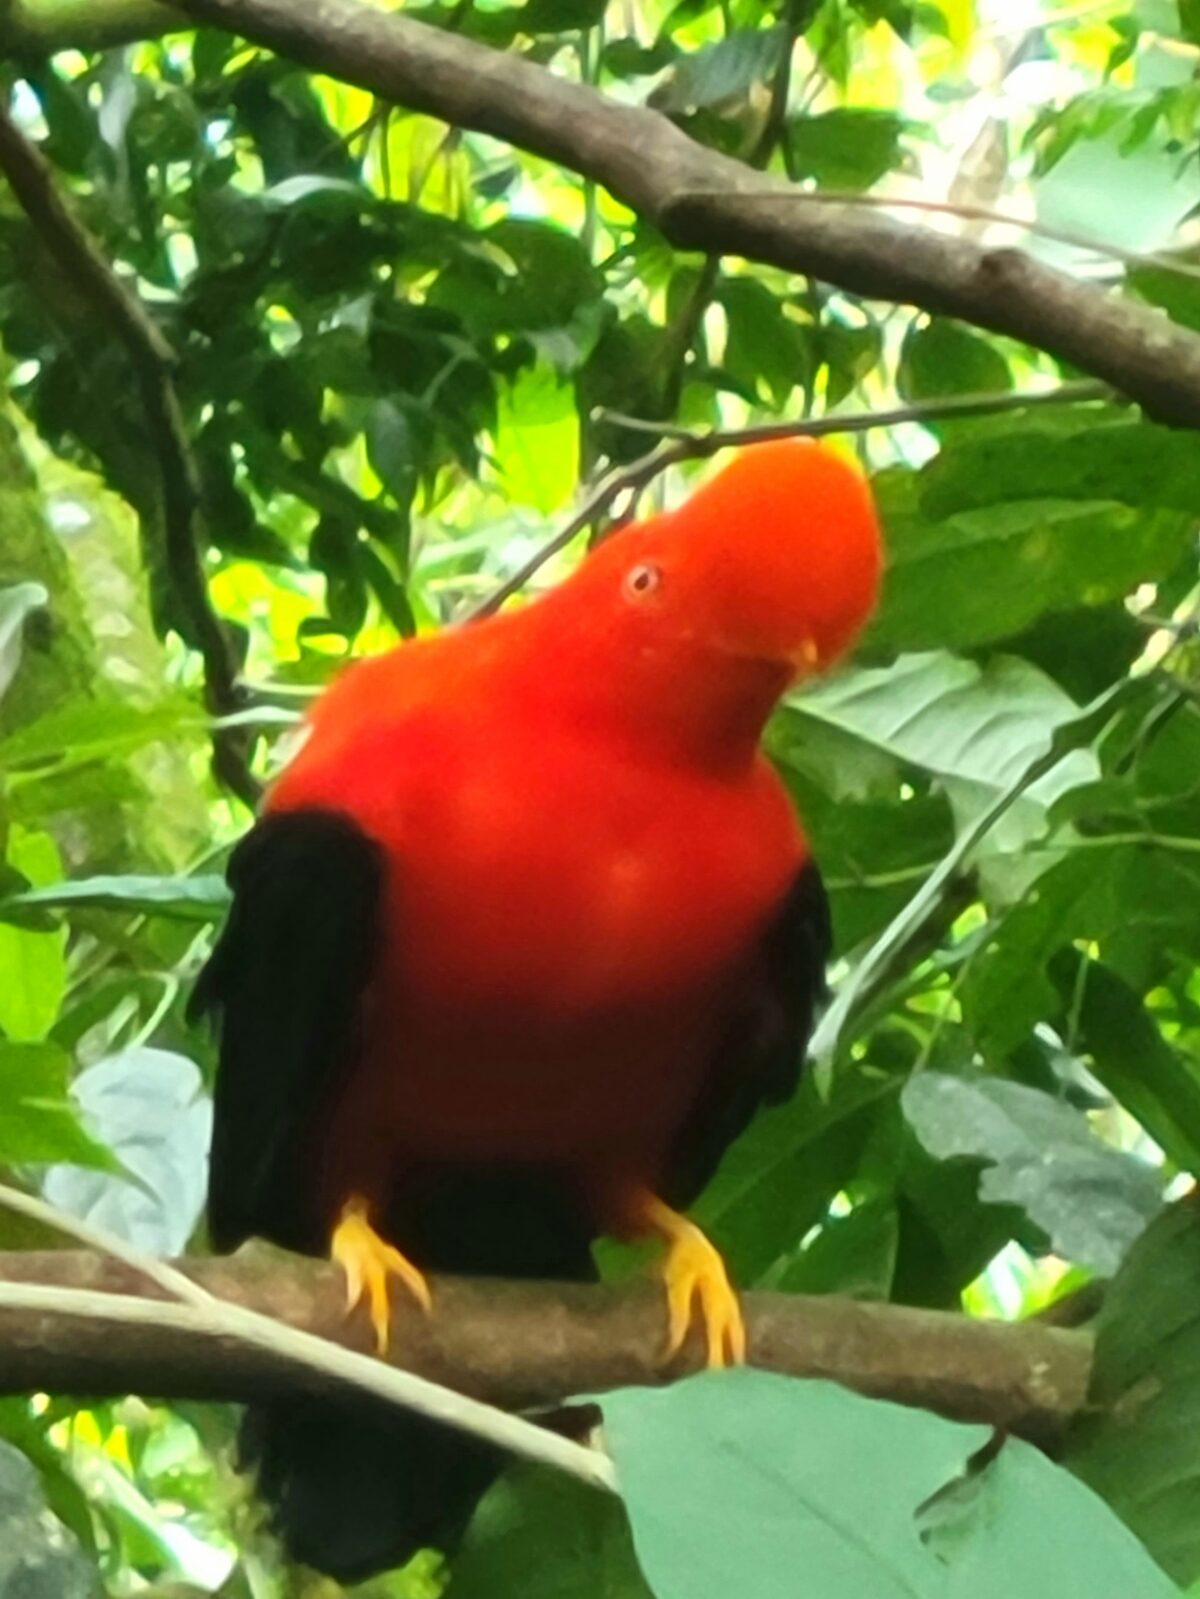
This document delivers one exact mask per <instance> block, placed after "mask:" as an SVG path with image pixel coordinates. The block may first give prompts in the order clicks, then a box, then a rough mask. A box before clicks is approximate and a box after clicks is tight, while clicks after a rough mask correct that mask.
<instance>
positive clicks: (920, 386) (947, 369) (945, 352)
mask: <svg viewBox="0 0 1200 1599" xmlns="http://www.w3.org/2000/svg"><path fill="white" fill-rule="evenodd" d="M896 381H897V387H898V388H899V390H900V393H901V394H902V395H903V397H904V398H905V399H906V400H934V399H938V398H940V397H941V396H942V395H948V394H989V393H991V392H992V390H997V391H1002V390H1004V389H1009V388H1011V387H1012V373H1011V372H1010V371H1009V366H1008V362H1007V361H1006V360H1005V359H1004V357H1003V355H1001V353H1000V351H999V350H998V349H997V348H996V346H995V345H994V344H992V343H991V342H990V341H989V340H988V339H987V338H986V337H985V336H984V335H983V334H981V333H973V332H972V331H971V330H970V329H969V328H967V327H964V326H963V324H962V323H961V322H950V321H948V320H947V319H946V318H945V317H932V318H930V319H929V320H928V321H926V322H919V323H914V324H913V325H912V326H911V327H910V328H909V330H908V332H907V333H906V334H905V337H904V345H903V348H902V349H901V352H900V366H899V370H898V372H897V375H896Z"/></svg>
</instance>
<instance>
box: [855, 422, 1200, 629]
mask: <svg viewBox="0 0 1200 1599" xmlns="http://www.w3.org/2000/svg"><path fill="white" fill-rule="evenodd" d="M960 449H962V450H964V451H965V452H966V453H965V458H964V464H963V471H962V475H961V477H959V476H958V475H957V474H956V476H955V477H953V478H948V477H947V476H942V477H939V476H938V475H937V472H938V471H939V470H940V471H941V472H943V473H945V474H949V472H950V463H951V462H954V461H957V459H958V455H959V450H960ZM942 461H944V462H945V463H946V464H945V465H944V466H942V467H939V465H938V463H934V464H933V466H931V467H929V468H926V469H925V472H923V473H921V474H916V475H914V474H911V473H908V472H904V471H890V472H883V473H880V474H879V475H878V476H877V477H876V478H875V480H874V483H875V488H876V492H877V495H878V498H879V504H880V509H881V513H882V515H883V519H884V524H885V527H886V530H887V544H888V567H887V572H886V575H885V580H884V593H883V600H882V604H881V606H880V610H879V612H878V614H877V616H876V618H875V621H874V623H873V624H872V627H871V629H870V632H869V638H870V640H871V642H872V643H874V644H876V645H879V646H882V647H884V648H887V649H896V650H910V649H924V648H928V647H930V646H934V645H936V646H939V647H943V648H961V647H966V646H973V645H978V644H984V643H988V642H991V641H993V640H997V639H1005V638H1011V637H1013V636H1014V635H1015V634H1018V633H1021V632H1023V631H1024V630H1025V629H1027V628H1028V627H1030V626H1031V625H1032V624H1033V623H1034V622H1036V621H1037V620H1038V619H1039V618H1040V617H1042V616H1043V615H1046V614H1049V613H1053V612H1056V611H1065V610H1073V609H1075V608H1077V607H1080V606H1088V607H1094V606H1099V605H1102V604H1104V603H1105V602H1106V601H1109V600H1112V599H1116V598H1119V597H1121V596H1123V595H1125V594H1126V593H1128V591H1129V589H1130V588H1132V587H1133V586H1134V585H1135V584H1137V583H1140V582H1143V581H1147V580H1152V579H1154V578H1156V577H1160V576H1162V575H1164V574H1165V573H1166V572H1169V571H1170V570H1172V569H1173V568H1174V567H1175V566H1176V565H1177V564H1178V562H1179V561H1180V560H1182V559H1183V558H1184V557H1185V556H1186V554H1187V551H1188V549H1189V547H1190V544H1189V541H1190V540H1191V537H1192V522H1191V519H1190V515H1189V514H1186V513H1185V512H1183V511H1182V510H1178V509H1174V508H1171V507H1162V508H1158V509H1156V508H1154V507H1155V506H1156V505H1157V504H1159V502H1158V501H1156V500H1151V501H1150V502H1149V508H1148V507H1147V506H1143V505H1139V506H1137V507H1136V508H1135V506H1134V504H1133V503H1120V502H1118V500H1117V498H1116V491H1117V487H1118V485H1117V484H1116V482H1115V481H1114V482H1113V483H1112V484H1111V485H1110V489H1111V491H1112V494H1113V497H1112V498H1109V499H1102V498H1088V497H1084V496H1082V495H1073V494H1072V492H1071V480H1070V478H1068V479H1067V480H1066V483H1065V491H1064V492H1062V493H1060V492H1059V490H1058V489H1056V488H1054V487H1052V486H1050V485H1049V484H1046V485H1043V487H1044V491H1045V492H1044V494H1043V495H1042V496H1041V497H1035V496H1033V495H1032V494H1026V493H1025V492H1024V489H1025V487H1028V488H1030V489H1032V487H1033V486H1034V480H1033V479H1032V478H1029V477H1026V478H1022V477H1021V476H1020V475H1019V474H1018V475H1017V476H1016V478H1015V485H1014V488H1013V490H1012V492H1011V494H1010V492H1009V488H1008V483H1007V480H1006V477H1005V475H1004V473H1003V472H1001V471H1000V470H998V469H997V470H991V469H989V468H988V467H987V466H986V464H985V463H983V462H981V461H980V460H979V459H978V456H977V454H976V453H975V451H974V447H973V446H971V447H970V448H968V447H967V446H965V445H963V446H959V445H956V446H954V447H953V448H950V447H947V449H946V450H945V451H944V452H943V455H942V457H939V462H942ZM926 473H928V474H929V476H928V477H926V475H925V474H926ZM968 478H970V479H971V483H972V486H971V488H970V490H969V491H968V490H967V489H966V487H965V484H966V481H967V479H968ZM947 482H949V485H950V488H952V489H954V492H955V494H957V493H958V485H960V484H961V485H963V493H964V495H965V494H966V493H967V492H970V493H971V494H972V495H973V496H974V497H975V499H974V503H973V505H972V506H971V507H970V508H967V509H963V510H956V511H954V513H953V514H940V512H939V510H938V508H939V507H941V508H948V507H949V506H950V505H951V504H953V503H956V502H955V501H954V500H952V499H951V497H950V489H944V488H943V487H941V486H940V485H944V484H946V483H947ZM926 490H928V493H929V495H930V502H929V504H927V503H926V498H925V495H926Z"/></svg>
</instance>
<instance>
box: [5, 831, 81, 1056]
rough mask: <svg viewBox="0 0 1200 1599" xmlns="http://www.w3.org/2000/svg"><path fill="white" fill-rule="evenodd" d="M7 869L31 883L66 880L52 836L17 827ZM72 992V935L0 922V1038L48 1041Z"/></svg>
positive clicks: (60, 930)
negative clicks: (68, 990)
mask: <svg viewBox="0 0 1200 1599" xmlns="http://www.w3.org/2000/svg"><path fill="white" fill-rule="evenodd" d="M8 864H9V866H11V867H14V868H15V869H16V870H17V871H18V872H20V873H21V875H22V877H24V878H25V879H27V881H29V882H30V883H34V884H40V883H46V882H54V881H55V879H57V878H59V877H61V876H62V861H61V858H60V856H59V853H58V847H57V845H56V844H55V843H54V840H53V839H52V838H51V837H50V835H49V834H48V833H33V832H27V831H26V830H25V829H24V828H20V827H13V828H11V829H10V831H9V836H8ZM66 988H67V935H66V930H65V929H63V928H52V929H48V930H45V931H35V930H34V929H32V928H26V927H12V926H6V925H4V924H3V923H0V1033H3V1035H4V1036H5V1037H6V1038H8V1039H10V1040H12V1042H14V1043H32V1042H36V1041H37V1040H38V1039H42V1038H45V1036H46V1034H47V1033H48V1032H49V1031H50V1029H51V1027H52V1026H53V1025H54V1018H55V1017H56V1016H57V1015H58V1007H59V1006H60V1004H61V1003H62V998H63V995H64V994H65V993H66Z"/></svg>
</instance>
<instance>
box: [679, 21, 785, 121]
mask: <svg viewBox="0 0 1200 1599" xmlns="http://www.w3.org/2000/svg"><path fill="white" fill-rule="evenodd" d="M785 38H786V35H785V33H784V30H783V29H782V28H779V27H775V28H744V29H739V30H737V31H735V32H733V33H731V34H729V35H728V36H727V37H726V38H724V39H720V40H718V41H717V43H716V44H710V45H706V46H705V47H704V48H703V49H702V50H697V51H695V52H694V53H693V54H691V55H685V56H680V57H678V58H677V59H676V61H675V64H674V66H673V67H672V69H671V73H670V76H669V77H668V79H667V81H666V83H665V84H663V85H662V86H661V87H659V88H658V89H656V90H655V92H654V94H653V96H652V97H651V98H652V104H654V105H655V106H656V107H657V108H658V109H659V110H660V111H673V112H684V111H699V110H703V109H704V108H705V107H708V106H719V105H722V104H723V103H725V102H727V101H737V100H740V99H741V98H742V97H743V96H744V95H745V94H746V93H747V92H748V91H749V90H750V89H751V88H752V87H753V86H754V85H755V84H756V83H762V82H763V81H764V80H765V79H766V78H768V77H769V76H770V74H771V73H772V72H774V70H775V67H776V64H777V63H778V61H779V52H780V50H781V49H782V48H783V44H784V40H785Z"/></svg>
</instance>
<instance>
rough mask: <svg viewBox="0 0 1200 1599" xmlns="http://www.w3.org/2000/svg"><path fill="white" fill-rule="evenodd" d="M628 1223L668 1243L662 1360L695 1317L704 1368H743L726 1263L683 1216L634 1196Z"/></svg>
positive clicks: (742, 1339) (742, 1342) (738, 1312)
mask: <svg viewBox="0 0 1200 1599" xmlns="http://www.w3.org/2000/svg"><path fill="white" fill-rule="evenodd" d="M631 1219H632V1220H635V1221H636V1222H637V1223H638V1224H639V1225H640V1226H641V1227H642V1228H644V1230H645V1231H647V1232H652V1233H657V1234H658V1236H659V1237H660V1238H664V1239H665V1240H666V1242H667V1258H666V1260H665V1261H664V1262H663V1265H662V1274H663V1282H664V1284H665V1286H666V1290H667V1355H668V1358H670V1357H672V1356H674V1355H677V1354H678V1353H679V1351H680V1350H681V1349H682V1348H683V1345H684V1343H685V1342H686V1340H687V1336H688V1332H689V1331H690V1329H691V1326H692V1323H693V1321H694V1320H695V1318H696V1316H697V1315H698V1316H699V1319H700V1321H701V1324H702V1325H703V1328H704V1337H705V1343H706V1348H707V1358H706V1364H707V1365H708V1366H709V1368H710V1369H711V1368H713V1367H720V1366H742V1365H745V1362H746V1323H745V1320H744V1319H743V1317H742V1308H741V1305H740V1304H739V1303H738V1297H737V1294H736V1293H735V1292H734V1290H733V1285H732V1284H731V1283H730V1281H729V1274H728V1273H727V1272H726V1270H725V1263H724V1261H723V1260H722V1259H721V1257H720V1255H719V1254H718V1253H717V1250H716V1248H715V1247H714V1246H713V1245H712V1244H711V1243H710V1242H709V1240H708V1239H707V1238H706V1237H705V1236H704V1234H703V1233H702V1232H701V1231H700V1229H699V1227H697V1226H696V1224H695V1222H691V1221H689V1220H688V1219H687V1217H686V1216H681V1215H679V1213H678V1212H677V1211H674V1210H672V1209H671V1207H670V1206H669V1205H664V1204H663V1202H662V1200H661V1199H656V1198H655V1197H654V1195H653V1194H650V1193H646V1192H645V1191H639V1192H638V1193H637V1195H636V1196H635V1200H634V1208H633V1211H632V1214H631Z"/></svg>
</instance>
